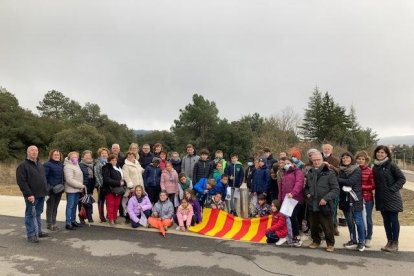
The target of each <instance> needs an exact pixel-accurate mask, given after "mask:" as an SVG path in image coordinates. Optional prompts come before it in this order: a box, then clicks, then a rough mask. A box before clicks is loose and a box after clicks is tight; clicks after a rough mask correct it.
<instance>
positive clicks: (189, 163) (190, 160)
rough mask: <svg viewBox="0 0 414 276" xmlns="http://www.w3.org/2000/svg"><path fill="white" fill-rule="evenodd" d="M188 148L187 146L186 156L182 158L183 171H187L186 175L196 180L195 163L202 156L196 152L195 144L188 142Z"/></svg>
mask: <svg viewBox="0 0 414 276" xmlns="http://www.w3.org/2000/svg"><path fill="white" fill-rule="evenodd" d="M186 148H187V155H186V156H184V158H183V160H182V163H181V172H183V173H185V175H186V176H188V177H189V178H190V179H191V180H193V181H194V177H193V170H194V165H195V163H197V161H198V160H199V159H200V156H198V155H196V154H195V152H194V147H193V145H191V144H188V145H187V147H186ZM194 183H195V182H194Z"/></svg>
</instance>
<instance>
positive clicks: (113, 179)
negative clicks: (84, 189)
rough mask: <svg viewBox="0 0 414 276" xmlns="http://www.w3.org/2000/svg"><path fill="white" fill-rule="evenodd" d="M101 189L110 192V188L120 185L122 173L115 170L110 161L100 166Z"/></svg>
mask: <svg viewBox="0 0 414 276" xmlns="http://www.w3.org/2000/svg"><path fill="white" fill-rule="evenodd" d="M102 176H103V189H104V190H105V191H107V192H111V191H112V190H111V188H115V187H121V180H122V175H121V173H120V172H119V171H118V170H115V169H114V167H113V166H112V164H111V163H107V164H106V165H105V166H103V167H102Z"/></svg>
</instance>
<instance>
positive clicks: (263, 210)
mask: <svg viewBox="0 0 414 276" xmlns="http://www.w3.org/2000/svg"><path fill="white" fill-rule="evenodd" d="M271 213H272V210H271V207H270V205H269V204H267V203H266V196H265V195H264V194H261V195H259V196H258V197H257V204H256V208H255V210H254V211H253V213H252V217H256V218H259V217H265V216H268V215H270V214H271Z"/></svg>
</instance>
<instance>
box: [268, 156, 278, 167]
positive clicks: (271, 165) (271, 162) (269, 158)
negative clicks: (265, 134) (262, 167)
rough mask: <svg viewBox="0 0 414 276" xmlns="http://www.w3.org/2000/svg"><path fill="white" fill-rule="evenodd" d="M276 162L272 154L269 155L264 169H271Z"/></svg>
mask: <svg viewBox="0 0 414 276" xmlns="http://www.w3.org/2000/svg"><path fill="white" fill-rule="evenodd" d="M276 162H277V160H276V159H275V158H274V157H273V154H270V155H269V157H267V160H266V168H267V169H268V170H270V169H271V168H272V167H273V164H274V163H276Z"/></svg>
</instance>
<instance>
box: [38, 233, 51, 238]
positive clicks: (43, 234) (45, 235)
mask: <svg viewBox="0 0 414 276" xmlns="http://www.w3.org/2000/svg"><path fill="white" fill-rule="evenodd" d="M48 237H50V235H49V234H48V233H45V232H40V233H39V238H48Z"/></svg>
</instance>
